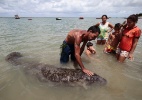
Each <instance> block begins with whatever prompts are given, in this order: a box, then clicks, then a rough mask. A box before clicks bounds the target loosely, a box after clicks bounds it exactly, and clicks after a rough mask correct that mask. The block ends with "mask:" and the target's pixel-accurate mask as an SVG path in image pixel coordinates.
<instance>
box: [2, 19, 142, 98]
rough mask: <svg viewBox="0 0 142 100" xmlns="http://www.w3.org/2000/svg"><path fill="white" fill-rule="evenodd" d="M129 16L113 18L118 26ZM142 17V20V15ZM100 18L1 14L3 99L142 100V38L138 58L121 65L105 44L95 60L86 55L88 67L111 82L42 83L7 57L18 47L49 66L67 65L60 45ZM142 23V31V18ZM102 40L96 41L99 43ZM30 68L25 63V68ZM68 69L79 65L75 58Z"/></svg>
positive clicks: (98, 51)
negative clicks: (81, 84) (58, 18)
mask: <svg viewBox="0 0 142 100" xmlns="http://www.w3.org/2000/svg"><path fill="white" fill-rule="evenodd" d="M124 20H125V19H121V18H117V19H115V18H112V19H109V21H110V22H111V23H113V24H115V23H116V22H120V23H121V22H123V21H124ZM140 20H141V19H140ZM99 21H100V20H96V19H94V18H85V19H84V20H78V18H64V19H63V20H62V21H56V20H55V18H33V20H32V21H29V20H27V19H26V18H21V19H20V20H15V19H13V18H0V22H1V23H0V27H1V28H0V54H1V56H0V100H47V99H48V100H51V99H52V100H57V99H58V100H63V99H64V100H94V99H96V100H104V98H105V100H141V99H142V67H141V66H142V60H141V57H142V53H141V52H142V46H141V44H142V37H141V38H140V40H139V43H138V46H137V48H136V50H135V53H134V56H135V59H134V61H133V62H131V61H129V60H126V62H125V63H123V64H122V63H118V62H117V61H116V59H115V57H114V56H113V55H109V54H104V53H103V52H102V50H103V46H98V45H94V47H95V49H96V51H97V54H96V55H95V56H94V59H91V60H90V59H88V58H87V57H86V55H85V54H83V55H82V59H83V63H84V65H85V67H86V68H88V69H90V70H92V71H93V72H95V73H97V74H99V75H100V76H102V77H104V78H105V79H106V80H107V81H108V83H107V85H106V86H102V87H100V86H95V85H92V86H87V88H83V87H67V86H54V85H53V84H47V83H42V82H39V81H38V80H37V79H36V78H34V77H32V76H29V75H26V74H25V73H24V72H23V70H22V69H21V68H20V66H14V65H11V64H9V63H7V62H6V61H5V56H6V55H7V54H9V53H10V52H13V51H18V52H21V53H22V54H24V55H25V56H27V57H29V59H33V61H38V62H40V63H44V64H51V65H56V66H62V65H61V64H60V62H59V57H60V55H59V54H60V49H59V48H60V44H61V43H62V41H63V40H64V39H65V37H66V34H67V32H68V31H69V30H71V29H73V28H80V29H87V28H89V26H91V25H94V24H95V23H97V22H99ZM138 26H139V27H140V28H141V29H142V26H141V24H140V21H139V22H138ZM95 42H96V41H93V43H94V44H95ZM22 67H24V66H22ZM62 67H67V68H73V64H72V62H69V63H68V64H67V65H64V66H62Z"/></svg>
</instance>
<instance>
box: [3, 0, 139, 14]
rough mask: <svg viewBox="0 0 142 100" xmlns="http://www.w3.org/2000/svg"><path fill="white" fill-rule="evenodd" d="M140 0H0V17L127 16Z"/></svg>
mask: <svg viewBox="0 0 142 100" xmlns="http://www.w3.org/2000/svg"><path fill="white" fill-rule="evenodd" d="M137 13H142V0H0V17H13V16H14V15H15V14H18V15H19V16H20V17H80V16H83V17H101V16H102V15H104V14H106V15H107V16H108V17H128V16H129V15H131V14H137Z"/></svg>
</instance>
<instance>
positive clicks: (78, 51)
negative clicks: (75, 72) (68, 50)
mask: <svg viewBox="0 0 142 100" xmlns="http://www.w3.org/2000/svg"><path fill="white" fill-rule="evenodd" d="M80 43H81V42H80V40H76V41H75V43H74V48H75V58H76V60H77V63H78V64H79V66H80V67H81V69H82V71H83V72H84V73H86V74H87V75H89V76H92V75H93V72H91V71H89V70H87V69H86V68H85V67H84V65H83V63H82V60H81V56H80V53H81V50H80Z"/></svg>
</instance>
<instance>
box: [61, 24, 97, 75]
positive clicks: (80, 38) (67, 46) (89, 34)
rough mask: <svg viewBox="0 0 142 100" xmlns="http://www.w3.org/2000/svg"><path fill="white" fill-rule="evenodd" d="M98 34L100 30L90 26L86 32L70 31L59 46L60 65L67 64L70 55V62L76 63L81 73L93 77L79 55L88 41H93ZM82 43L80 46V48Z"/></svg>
mask: <svg viewBox="0 0 142 100" xmlns="http://www.w3.org/2000/svg"><path fill="white" fill-rule="evenodd" d="M99 34H100V29H99V27H97V26H91V27H90V28H89V29H88V30H87V31H86V30H79V29H74V30H72V31H70V32H69V33H68V35H67V37H66V39H65V40H64V41H63V44H62V45H61V48H62V51H61V57H60V62H61V63H67V62H68V61H69V55H70V54H71V60H72V61H76V62H77V63H78V64H79V66H80V67H81V69H82V71H83V72H84V73H86V74H87V75H89V76H92V75H93V72H91V71H89V70H87V69H86V68H85V67H84V65H83V63H82V60H81V55H82V53H83V51H84V48H85V45H86V43H87V42H88V41H91V40H95V39H96V37H97V36H98V35H99ZM81 43H82V46H81V47H80V45H81Z"/></svg>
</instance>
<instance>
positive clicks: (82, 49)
mask: <svg viewBox="0 0 142 100" xmlns="http://www.w3.org/2000/svg"><path fill="white" fill-rule="evenodd" d="M86 43H87V41H85V42H83V44H82V46H81V50H80V56H81V55H82V53H83V51H84V48H85V45H86Z"/></svg>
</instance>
